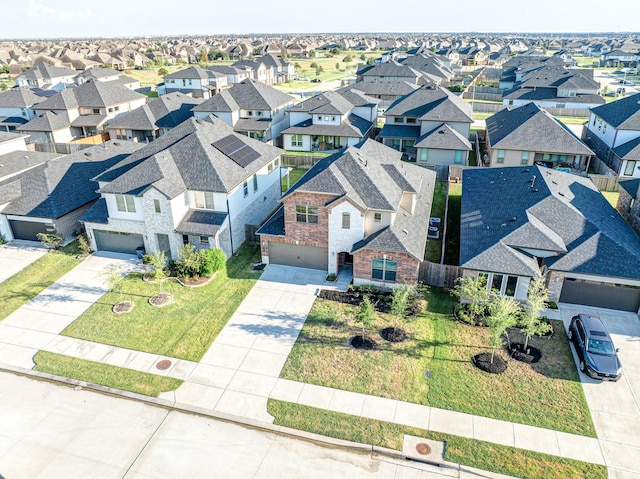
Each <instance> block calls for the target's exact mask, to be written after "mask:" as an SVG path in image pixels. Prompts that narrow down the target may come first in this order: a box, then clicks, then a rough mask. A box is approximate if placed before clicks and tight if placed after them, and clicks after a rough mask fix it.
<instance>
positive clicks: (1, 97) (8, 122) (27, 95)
mask: <svg viewBox="0 0 640 479" xmlns="http://www.w3.org/2000/svg"><path fill="white" fill-rule="evenodd" d="M45 99H46V97H44V96H40V95H38V94H37V93H35V92H34V91H33V90H32V89H31V88H29V87H27V86H21V87H17V88H12V89H11V90H7V91H4V92H0V131H14V130H15V129H16V128H18V127H20V126H21V125H24V124H25V123H27V122H29V121H31V120H33V119H34V118H35V117H36V116H37V115H36V112H35V111H34V110H33V105H35V104H37V103H39V102H41V101H43V100H45Z"/></svg>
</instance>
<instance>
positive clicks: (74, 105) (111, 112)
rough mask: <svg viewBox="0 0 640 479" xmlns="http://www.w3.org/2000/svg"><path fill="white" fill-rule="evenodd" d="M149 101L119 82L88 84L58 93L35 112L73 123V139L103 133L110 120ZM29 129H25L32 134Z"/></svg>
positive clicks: (27, 126) (43, 102) (71, 125)
mask: <svg viewBox="0 0 640 479" xmlns="http://www.w3.org/2000/svg"><path fill="white" fill-rule="evenodd" d="M146 99H147V97H146V96H144V95H142V94H140V93H137V92H135V91H132V90H130V89H129V88H126V87H124V86H122V85H119V84H117V83H116V82H100V81H88V82H85V83H82V84H81V85H77V86H73V87H69V88H67V89H66V90H62V91H61V92H58V93H56V94H55V95H53V96H52V97H50V98H47V99H46V100H44V101H42V102H40V103H38V104H37V105H34V107H33V109H34V111H35V112H36V113H37V114H39V115H42V114H44V113H46V112H50V113H55V114H56V115H58V116H59V117H61V118H64V120H66V121H67V122H69V135H68V136H69V138H71V139H73V138H78V137H87V136H92V135H96V134H98V133H101V132H102V131H104V129H105V123H106V122H107V121H108V120H110V119H112V118H115V117H116V116H117V115H119V114H120V113H123V112H127V111H131V110H135V109H136V108H138V107H140V106H142V105H144V104H145V102H146ZM36 120H37V118H36ZM36 120H32V121H36ZM29 126H30V125H29V124H27V125H25V127H24V128H23V129H24V130H25V131H29Z"/></svg>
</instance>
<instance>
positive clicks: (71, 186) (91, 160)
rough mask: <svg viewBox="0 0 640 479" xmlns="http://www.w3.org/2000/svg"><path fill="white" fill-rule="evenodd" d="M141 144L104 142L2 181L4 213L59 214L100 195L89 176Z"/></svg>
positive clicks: (20, 214) (55, 215)
mask: <svg viewBox="0 0 640 479" xmlns="http://www.w3.org/2000/svg"><path fill="white" fill-rule="evenodd" d="M141 146H142V145H139V144H136V143H131V142H113V141H109V142H107V143H105V146H104V147H103V146H94V147H90V148H87V149H84V150H81V151H79V152H77V153H72V154H70V155H66V156H62V157H60V158H56V159H53V160H50V161H47V162H46V163H43V164H41V165H38V166H36V167H34V168H31V169H30V170H27V171H24V172H22V173H20V174H18V175H15V176H12V177H10V178H7V179H5V180H3V181H0V203H5V202H9V204H8V205H7V206H6V207H5V208H4V209H3V211H2V213H3V214H10V215H19V216H38V217H42V218H59V217H61V216H63V215H65V214H67V213H69V212H71V211H73V210H75V209H76V208H79V207H80V206H83V205H85V204H87V203H89V202H91V201H93V200H96V199H97V198H98V197H99V195H98V194H97V193H96V186H95V183H93V182H91V181H90V179H91V178H93V177H95V176H96V175H99V174H100V173H101V172H103V171H104V170H106V169H107V168H109V167H111V166H113V165H114V164H116V163H118V162H119V161H121V160H122V159H123V158H124V157H126V156H127V155H129V154H131V153H132V152H134V151H135V150H137V149H139V148H141Z"/></svg>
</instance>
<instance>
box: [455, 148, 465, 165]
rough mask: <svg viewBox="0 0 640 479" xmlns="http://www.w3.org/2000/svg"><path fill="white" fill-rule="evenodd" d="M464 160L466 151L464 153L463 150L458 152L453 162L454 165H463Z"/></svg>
mask: <svg viewBox="0 0 640 479" xmlns="http://www.w3.org/2000/svg"><path fill="white" fill-rule="evenodd" d="M463 158H464V151H462V150H456V156H455V158H454V159H453V162H454V163H457V164H461V163H462V160H463Z"/></svg>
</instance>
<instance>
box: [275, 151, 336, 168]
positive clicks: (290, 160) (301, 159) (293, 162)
mask: <svg viewBox="0 0 640 479" xmlns="http://www.w3.org/2000/svg"><path fill="white" fill-rule="evenodd" d="M326 156H327V155H313V154H309V155H287V154H286V153H285V154H283V155H282V156H281V159H282V166H292V167H294V168H311V167H312V166H313V165H315V164H316V163H317V162H319V161H320V160H321V159H323V158H325V157H326Z"/></svg>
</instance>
